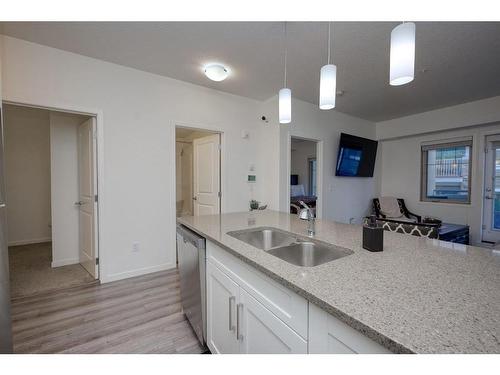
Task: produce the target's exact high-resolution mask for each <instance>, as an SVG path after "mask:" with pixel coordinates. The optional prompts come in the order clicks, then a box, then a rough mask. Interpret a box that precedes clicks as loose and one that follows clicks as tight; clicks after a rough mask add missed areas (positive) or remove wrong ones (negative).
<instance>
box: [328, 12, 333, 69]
mask: <svg viewBox="0 0 500 375" xmlns="http://www.w3.org/2000/svg"><path fill="white" fill-rule="evenodd" d="M330 25H331V22H328V64H330V46H331V36H332V34H331V32H330Z"/></svg>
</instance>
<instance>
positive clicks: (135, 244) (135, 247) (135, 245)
mask: <svg viewBox="0 0 500 375" xmlns="http://www.w3.org/2000/svg"><path fill="white" fill-rule="evenodd" d="M139 250H140V244H139V241H134V242H132V252H133V253H138V252H139Z"/></svg>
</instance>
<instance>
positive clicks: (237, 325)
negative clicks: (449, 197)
mask: <svg viewBox="0 0 500 375" xmlns="http://www.w3.org/2000/svg"><path fill="white" fill-rule="evenodd" d="M240 307H241V308H243V304H242V303H238V304H237V305H236V340H238V341H240V340H243V335H242V334H241V333H240Z"/></svg>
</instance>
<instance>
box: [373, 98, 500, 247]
mask: <svg viewBox="0 0 500 375" xmlns="http://www.w3.org/2000/svg"><path fill="white" fill-rule="evenodd" d="M495 102H496V103H497V106H496V107H495V108H492V107H490V108H489V106H490V105H491V103H495ZM488 108H489V109H488ZM485 111H486V112H485ZM495 120H497V121H500V97H495V98H491V99H487V100H482V101H478V102H472V103H467V104H463V105H460V106H454V107H449V108H444V109H440V110H436V111H431V112H426V113H422V114H418V115H413V116H408V117H404V118H401V119H398V120H391V121H390V122H388V121H386V122H384V123H378V124H377V134H378V136H379V137H386V138H393V137H399V138H394V139H388V140H385V141H382V142H381V143H379V147H380V148H381V158H380V161H381V163H380V178H379V195H389V196H397V197H401V198H404V199H405V201H406V204H407V206H408V209H409V210H410V211H413V212H415V213H417V214H420V215H430V216H435V217H439V218H441V219H442V220H443V221H445V222H450V223H456V224H467V225H469V226H470V230H471V241H472V242H473V243H477V242H478V241H480V239H481V225H482V201H483V199H482V192H483V186H484V152H483V150H484V147H485V144H484V139H485V136H486V135H487V134H492V133H500V123H496V124H488V125H483V126H480V125H478V124H480V123H481V122H482V121H485V122H486V123H490V122H491V121H495ZM454 122H455V124H456V126H455V129H453V130H450V126H451V125H452V124H453V123H454ZM410 129H411V133H413V134H412V135H411V136H404V137H401V135H402V134H406V133H409V132H410ZM443 129H444V130H443ZM419 131H422V132H424V133H425V134H418V132H419ZM391 135H392V136H391ZM466 136H472V137H473V151H472V158H473V159H472V177H471V183H472V185H471V204H470V205H464V204H454V203H434V202H421V201H420V182H421V180H420V177H421V176H420V170H421V159H420V157H421V145H422V143H423V142H432V141H440V140H445V139H452V138H456V137H466Z"/></svg>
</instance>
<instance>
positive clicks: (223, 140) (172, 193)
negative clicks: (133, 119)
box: [168, 121, 227, 264]
mask: <svg viewBox="0 0 500 375" xmlns="http://www.w3.org/2000/svg"><path fill="white" fill-rule="evenodd" d="M177 128H181V129H189V130H199V131H206V132H212V133H218V134H219V137H220V161H219V178H220V181H219V186H220V192H221V197H220V206H219V212H220V213H221V214H222V213H224V212H225V210H226V206H227V201H226V191H227V189H226V168H225V167H226V134H225V133H224V131H223V130H222V129H221V128H219V127H217V126H210V125H202V124H194V123H186V122H182V121H174V122H173V124H172V126H170V139H171V141H170V168H169V170H170V176H173V178H171V179H170V198H169V200H170V207H173V210H170V211H171V212H170V220H171V224H173V225H169V229H168V230H169V231H170V238H171V243H172V246H173V247H172V248H173V249H175V248H176V241H177V237H176V227H177V216H176V196H177V186H176V181H177V174H176V173H177V171H176V165H175V160H176V159H175V157H176V155H175V148H176V144H175V142H176V136H175V130H176V129H177ZM174 264H177V252H175V259H174Z"/></svg>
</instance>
